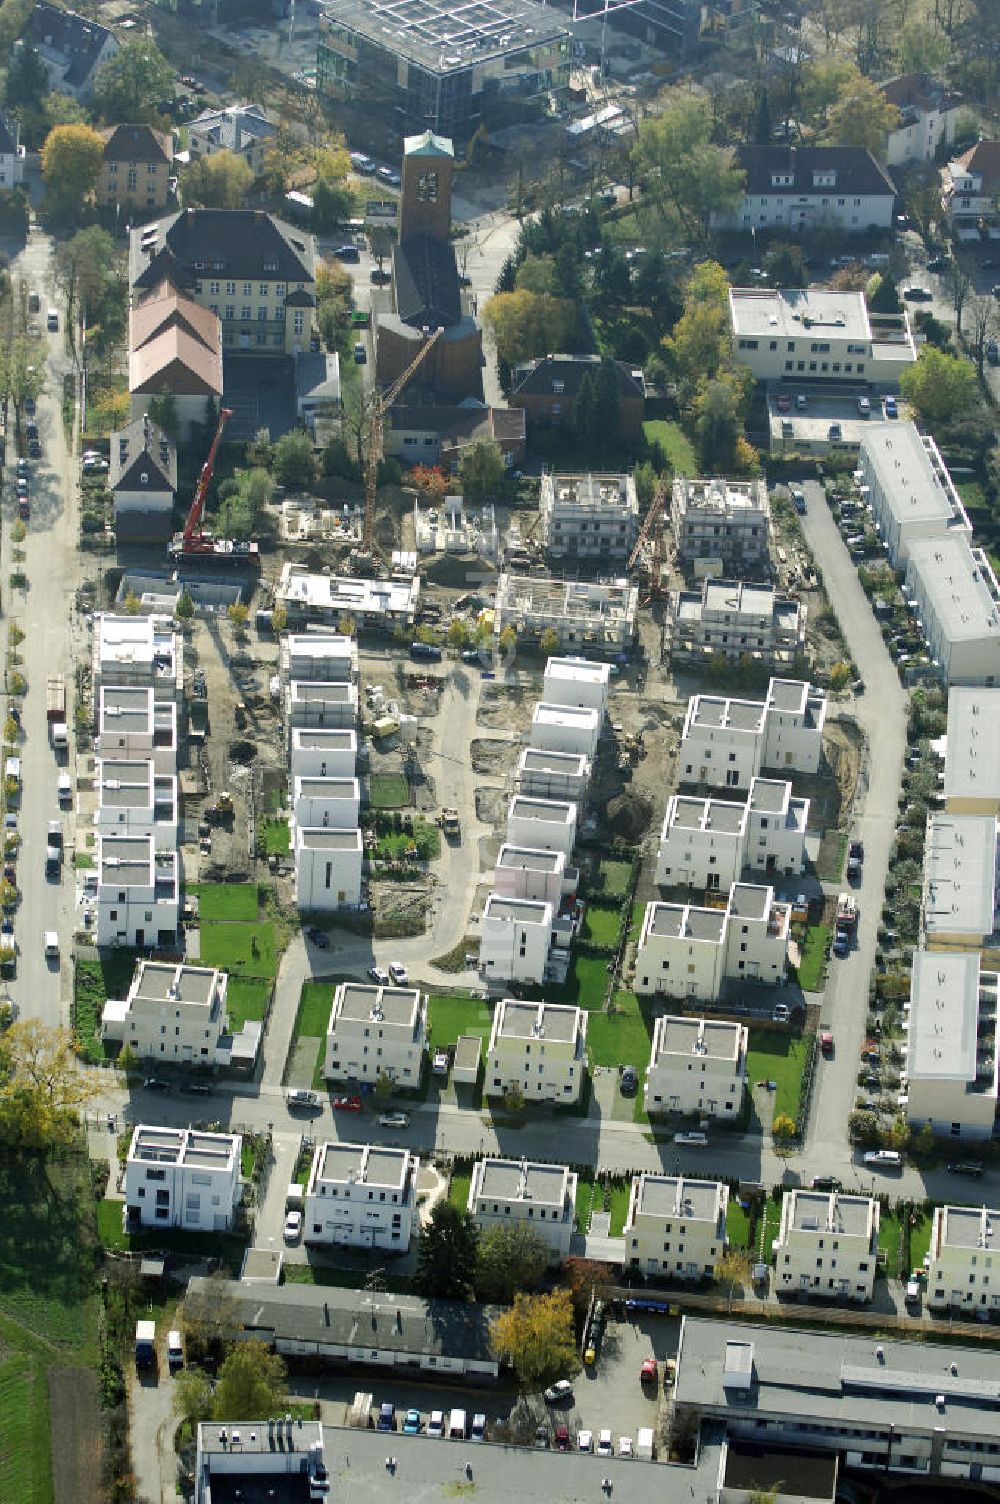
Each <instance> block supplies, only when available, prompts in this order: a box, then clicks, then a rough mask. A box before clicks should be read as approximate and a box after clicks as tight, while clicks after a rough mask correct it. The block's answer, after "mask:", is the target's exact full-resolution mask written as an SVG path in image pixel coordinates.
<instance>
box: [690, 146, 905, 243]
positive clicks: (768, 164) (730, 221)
mask: <svg viewBox="0 0 1000 1504" xmlns="http://www.w3.org/2000/svg"><path fill="white" fill-rule="evenodd" d="M736 165H737V167H739V168H740V169H741V170H742V172H743V174H744V186H743V201H742V203H740V204H737V205H736V207H735V208H734V209H732V210H728V209H726V210H720V209H717V210H713V211H712V213H711V215H710V222H711V224H712V225H713V227H714V228H716V229H733V230H751V229H752V230H756V231H760V230H771V229H776V228H780V229H784V230H791V231H792V232H793V233H795V234H800V235H801V234H802V233H803V232H809V231H815V232H819V233H822V232H823V231H828V232H829V231H840V232H842V233H845V232H846V233H847V234H852V235H864V234H869V233H871V232H872V231H873V230H888V229H890V228H891V226H892V213H893V207H894V205H895V201H896V189H895V186H894V184H893V181H892V179H891V178H890V176H889V174H888V173H887V172H886V170H885V168H884V167H883V166H882V165H881V163H879V162H877V161H876V160H875V158H874V157H873V156H872V154H871V152H870V151H868V150H866V148H865V147H863V146H781V145H774V146H754V145H748V144H744V145H741V146H737V147H736Z"/></svg>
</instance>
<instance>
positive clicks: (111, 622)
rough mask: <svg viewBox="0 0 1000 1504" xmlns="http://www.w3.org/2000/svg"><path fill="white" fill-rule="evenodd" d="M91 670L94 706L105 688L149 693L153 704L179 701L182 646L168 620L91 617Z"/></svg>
mask: <svg viewBox="0 0 1000 1504" xmlns="http://www.w3.org/2000/svg"><path fill="white" fill-rule="evenodd" d="M93 623H94V633H93V656H92V669H93V676H94V699H95V706H99V703H100V693H101V690H102V689H104V688H106V687H107V686H108V685H138V686H141V687H145V688H149V689H152V691H153V696H154V698H155V699H157V700H178V701H179V700H180V699H181V698H182V696H183V691H184V644H183V642H182V640H181V638H180V637H179V636H178V634H177V633H176V632H175V631H174V629H173V624H172V622H171V620H170V618H169V617H168V616H156V615H151V616H125V615H122V616H119V615H116V614H114V613H112V612H108V611H98V612H97V613H96V614H95V615H94V619H93Z"/></svg>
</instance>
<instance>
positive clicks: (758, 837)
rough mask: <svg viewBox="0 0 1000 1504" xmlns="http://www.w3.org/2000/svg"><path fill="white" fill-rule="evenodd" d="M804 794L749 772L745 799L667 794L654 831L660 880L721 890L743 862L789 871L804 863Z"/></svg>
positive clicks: (799, 868)
mask: <svg viewBox="0 0 1000 1504" xmlns="http://www.w3.org/2000/svg"><path fill="white" fill-rule="evenodd" d="M808 819H809V800H808V799H796V798H794V797H793V795H792V786H791V784H790V783H786V782H783V781H781V780H780V779H772V778H754V779H753V780H752V782H751V784H750V793H749V797H748V799H747V801H746V803H741V804H738V803H735V802H734V801H732V800H726V799H700V798H695V797H693V796H692V795H690V794H671V796H670V798H669V799H668V800H667V811H666V815H665V816H664V820H663V828H662V830H661V832H660V846H659V852H658V855H657V861H656V881H657V883H659V884H660V885H661V886H664V887H667V886H676V885H680V884H684V885H687V886H689V887H692V888H707V889H710V890H716V891H718V890H722V891H726V890H728V889H729V887H730V885H731V884H732V883H734V882H736V880H737V879H738V878H739V876H740V874H741V872H742V871H743V869H744V867H753V868H754V869H760V870H763V871H765V872H781V873H784V875H785V876H787V877H790V876H793V875H796V874H798V873H800V872H801V871H802V868H803V865H804V863H805V835H806V826H807V824H808Z"/></svg>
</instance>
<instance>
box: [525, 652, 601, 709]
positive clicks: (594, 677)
mask: <svg viewBox="0 0 1000 1504" xmlns="http://www.w3.org/2000/svg"><path fill="white" fill-rule="evenodd" d="M610 688H611V665H610V663H591V662H589V661H588V660H587V659H586V658H549V659H548V661H547V662H546V664H545V677H544V679H543V681H542V700H543V701H544V703H545V704H546V705H569V706H572V707H574V708H576V709H578V710H596V711H598V713H599V714H600V715H601V716H602V717H603V716H604V713H605V711H606V710H607V708H608V693H609V691H610Z"/></svg>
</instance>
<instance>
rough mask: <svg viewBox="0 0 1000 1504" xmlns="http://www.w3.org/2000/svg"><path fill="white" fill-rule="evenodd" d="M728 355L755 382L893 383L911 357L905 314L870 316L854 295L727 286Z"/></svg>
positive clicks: (859, 296)
mask: <svg viewBox="0 0 1000 1504" xmlns="http://www.w3.org/2000/svg"><path fill="white" fill-rule="evenodd" d="M729 320H730V329H731V331H732V343H733V355H734V356H735V357H736V359H737V361H738V362H739V363H740V365H744V366H747V367H748V369H749V370H750V371H751V372H752V374H753V375H754V377H755V378H756V379H757V380H758V381H766V382H785V383H788V384H793V383H794V384H801V383H802V382H808V383H809V385H810V386H812V387H814V388H815V387H817V386H818V385H819V384H820V383H825V382H835V383H837V384H838V385H840V386H843V385H844V383H845V382H846V383H848V384H850V383H855V384H857V385H860V386H878V387H880V388H882V389H884V388H886V387H894V386H896V385H897V384H898V382H899V378H900V377H901V376H902V374H903V372H904V371H906V370H909V368H910V366H912V365H913V363H914V361H915V360H916V358H917V351H916V346H915V345H914V343H913V335H912V333H911V331H910V325H909V320H908V317H907V315H906V314H905V313H881V314H876V313H870V312H869V310H868V306H867V304H866V303H865V295H864V293H862V292H822V291H816V290H815V289H813V288H799V287H797V288H785V289H782V290H772V289H769V288H757V287H731V288H730V289H729Z"/></svg>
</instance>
